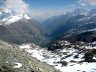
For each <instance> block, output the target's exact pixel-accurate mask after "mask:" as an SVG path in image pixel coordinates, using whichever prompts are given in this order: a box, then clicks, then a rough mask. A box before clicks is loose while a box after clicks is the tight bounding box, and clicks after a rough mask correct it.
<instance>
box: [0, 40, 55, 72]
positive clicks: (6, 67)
mask: <svg viewBox="0 0 96 72" xmlns="http://www.w3.org/2000/svg"><path fill="white" fill-rule="evenodd" d="M0 72H56V71H55V69H54V68H53V67H52V66H49V65H47V64H45V63H42V62H40V61H38V60H37V59H35V58H33V57H31V56H30V55H29V53H27V52H25V51H24V50H21V49H20V48H19V47H17V46H16V45H14V44H8V43H6V42H4V41H0Z"/></svg>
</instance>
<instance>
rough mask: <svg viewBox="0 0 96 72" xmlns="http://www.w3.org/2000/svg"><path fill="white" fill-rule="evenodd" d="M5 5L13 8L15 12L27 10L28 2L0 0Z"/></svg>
mask: <svg viewBox="0 0 96 72" xmlns="http://www.w3.org/2000/svg"><path fill="white" fill-rule="evenodd" d="M1 2H2V3H3V4H4V6H5V7H7V8H9V9H12V10H14V11H15V12H16V13H22V14H24V13H26V12H28V6H29V5H28V4H27V3H26V2H25V1H24V0H1Z"/></svg>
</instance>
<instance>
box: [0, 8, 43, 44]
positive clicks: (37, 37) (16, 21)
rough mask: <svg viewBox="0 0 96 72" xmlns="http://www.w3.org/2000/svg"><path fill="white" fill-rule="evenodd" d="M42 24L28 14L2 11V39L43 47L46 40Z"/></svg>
mask: <svg viewBox="0 0 96 72" xmlns="http://www.w3.org/2000/svg"><path fill="white" fill-rule="evenodd" d="M39 25H40V24H39V23H38V22H37V21H36V20H35V19H33V18H32V17H30V16H29V15H28V14H15V13H13V12H12V11H11V10H9V9H1V10H0V39H2V40H5V41H8V42H11V43H16V44H23V43H28V42H34V43H36V44H38V45H41V43H42V41H43V40H45V37H44V35H43V31H42V29H41V28H40V26H39Z"/></svg>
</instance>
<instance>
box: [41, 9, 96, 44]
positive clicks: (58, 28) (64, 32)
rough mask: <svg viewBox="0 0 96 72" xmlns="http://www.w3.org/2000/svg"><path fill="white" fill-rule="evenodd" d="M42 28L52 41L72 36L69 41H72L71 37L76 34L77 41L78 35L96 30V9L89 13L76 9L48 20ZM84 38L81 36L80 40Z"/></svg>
mask: <svg viewBox="0 0 96 72" xmlns="http://www.w3.org/2000/svg"><path fill="white" fill-rule="evenodd" d="M42 26H43V28H44V30H45V31H46V32H45V33H46V36H48V37H49V38H51V39H52V41H54V40H57V39H60V38H61V37H63V38H64V37H69V36H70V38H69V39H71V36H72V35H73V34H75V37H74V39H75V38H78V37H77V36H79V34H78V33H82V32H84V31H87V30H93V29H94V30H95V29H96V9H93V10H90V11H87V10H85V9H75V10H73V11H70V12H66V13H64V14H63V15H60V16H54V17H51V18H48V19H47V20H45V21H44V22H43V23H42ZM91 32H92V31H91ZM92 33H95V32H92ZM92 33H90V34H92ZM82 34H85V33H82ZM82 34H81V35H82ZM68 35H69V36H68ZM88 36H89V35H88ZM72 37H73V36H72ZM82 37H84V36H80V37H79V38H81V39H82ZM66 39H68V38H66ZM69 39H68V40H69ZM72 39H73V38H72ZM81 39H78V40H81ZM76 40H77V39H76ZM76 40H75V41H76ZM82 41H83V40H82ZM85 41H86V39H85ZM91 41H92V40H91ZM86 42H87V41H86ZM88 42H89V41H88Z"/></svg>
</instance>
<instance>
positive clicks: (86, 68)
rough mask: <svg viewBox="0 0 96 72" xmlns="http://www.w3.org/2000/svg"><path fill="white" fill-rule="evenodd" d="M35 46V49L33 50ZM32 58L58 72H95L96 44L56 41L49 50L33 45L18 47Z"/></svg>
mask: <svg viewBox="0 0 96 72" xmlns="http://www.w3.org/2000/svg"><path fill="white" fill-rule="evenodd" d="M34 46H35V48H34ZM20 49H23V50H25V51H26V52H27V53H29V54H30V55H31V56H32V57H34V58H37V59H38V60H40V61H41V62H45V63H47V64H49V65H52V66H53V67H54V68H56V69H57V70H58V72H59V71H60V72H95V71H96V42H93V43H89V44H87V43H84V42H81V43H79V42H78V43H75V44H73V43H70V42H68V41H65V40H58V41H56V42H55V43H53V44H52V45H51V49H52V50H53V51H52V50H50V51H49V50H47V49H46V48H39V47H38V46H36V45H35V44H23V45H20Z"/></svg>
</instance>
